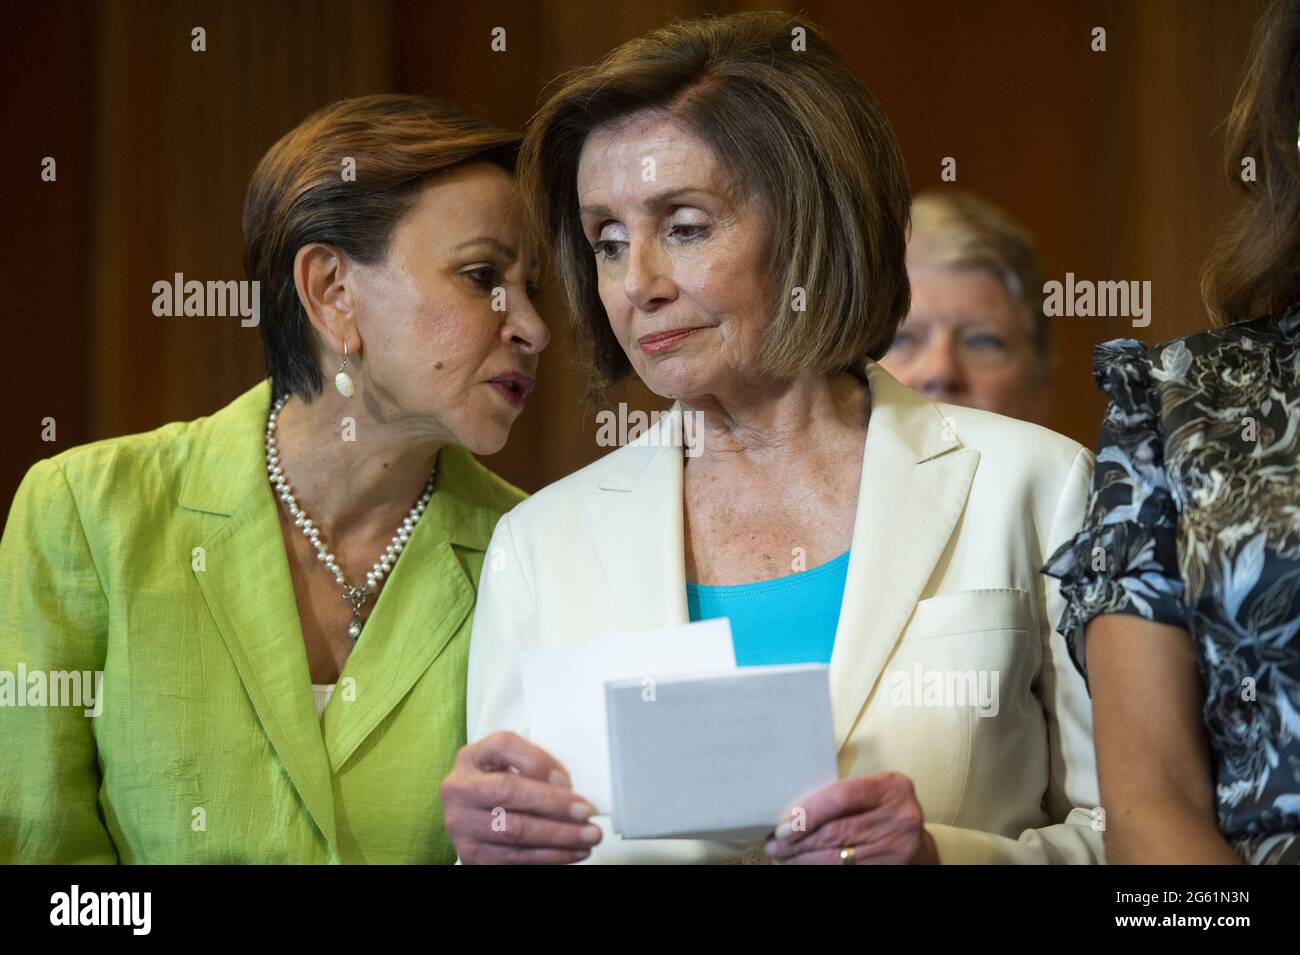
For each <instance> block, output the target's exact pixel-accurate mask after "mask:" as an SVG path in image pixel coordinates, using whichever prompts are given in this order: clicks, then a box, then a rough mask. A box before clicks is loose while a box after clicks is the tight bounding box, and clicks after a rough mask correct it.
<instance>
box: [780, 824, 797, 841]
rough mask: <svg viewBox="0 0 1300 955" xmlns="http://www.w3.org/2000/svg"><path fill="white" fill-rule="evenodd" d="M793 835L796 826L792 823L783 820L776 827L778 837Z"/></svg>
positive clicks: (787, 837)
mask: <svg viewBox="0 0 1300 955" xmlns="http://www.w3.org/2000/svg"><path fill="white" fill-rule="evenodd" d="M792 835H794V826H792V825H790V823H788V822H783V823H781V825H779V826H777V827H776V837H777V838H778V839H789V838H790V837H791V836H792Z"/></svg>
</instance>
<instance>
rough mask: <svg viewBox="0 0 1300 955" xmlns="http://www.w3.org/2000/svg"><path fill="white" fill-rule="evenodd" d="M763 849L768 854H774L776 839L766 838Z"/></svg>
mask: <svg viewBox="0 0 1300 955" xmlns="http://www.w3.org/2000/svg"><path fill="white" fill-rule="evenodd" d="M763 851H764V852H766V853H767V854H768V855H770V856H774V855H776V840H774V839H768V840H767V842H765V843H763Z"/></svg>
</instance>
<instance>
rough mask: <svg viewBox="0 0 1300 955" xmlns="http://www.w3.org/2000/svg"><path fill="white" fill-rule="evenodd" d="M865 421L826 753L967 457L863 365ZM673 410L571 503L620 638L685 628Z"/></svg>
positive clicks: (884, 651) (934, 554) (912, 401)
mask: <svg viewBox="0 0 1300 955" xmlns="http://www.w3.org/2000/svg"><path fill="white" fill-rule="evenodd" d="M867 376H868V381H869V384H870V387H871V402H872V407H871V418H870V421H869V423H868V425H867V440H866V445H865V449H864V452H863V459H862V478H861V482H860V484H859V488H858V508H857V516H856V519H855V523H854V528H853V538H852V539H853V544H852V548H853V549H852V553H851V555H850V557H849V567H848V572H847V580H846V583H845V588H844V598H843V602H842V604H841V608H840V621H839V625H838V627H837V629H836V635H835V648H834V650H833V652H832V654H831V663H830V689H831V706H832V711H833V716H834V725H835V743H836V749H837V750H838V749H842V748H843V746H844V744H845V742H846V741H847V740H848V737H849V733H850V732H851V731H852V729H853V725H854V724H855V723H856V722H857V719H858V716H859V714H860V713H861V712H862V709H863V707H864V706H865V705H866V704H867V701H868V700H869V699H870V697H871V695H872V693H873V692H874V690H875V687H876V685H877V683H878V682H879V679H880V676H881V672H882V671H883V669H884V667H885V664H886V663H887V662H888V660H889V657H890V655H891V654H892V653H893V650H894V646H895V645H896V644H897V642H898V639H899V637H900V636H902V632H903V629H904V628H905V627H906V625H907V621H908V620H909V619H910V617H911V615H912V610H913V608H914V607H915V605H916V602H917V601H918V600H919V599H921V598H922V596H923V594H924V591H925V587H926V585H927V583H928V582H929V580H930V578H931V576H932V574H933V572H934V568H935V566H936V565H937V564H938V562H939V559H940V558H941V557H942V555H943V553H944V550H945V549H946V548H947V546H948V541H949V539H950V538H951V536H952V532H953V530H954V528H955V527H956V526H957V522H958V520H959V519H960V517H961V514H962V510H963V509H964V507H965V505H966V498H967V495H968V494H969V492H970V486H971V481H972V480H973V479H974V476H975V469H976V466H977V464H978V463H979V452H978V451H976V450H974V449H972V448H964V447H962V445H961V442H960V441H959V440H958V439H957V436H956V434H955V433H954V431H953V428H952V427H951V425H950V424H949V422H947V421H946V420H945V419H944V417H943V416H942V415H941V414H940V413H939V409H938V408H937V407H936V406H935V405H934V404H933V403H932V402H930V401H929V400H927V399H926V398H924V397H923V396H921V395H919V394H917V393H916V392H914V391H911V390H909V389H907V388H905V387H903V386H902V385H901V384H899V383H898V382H897V381H896V380H895V379H894V378H892V377H891V376H890V375H889V374H888V373H887V372H886V371H885V370H884V369H882V368H881V367H880V366H879V365H877V364H876V363H875V362H868V363H867ZM681 414H682V408H681V405H680V404H674V405H673V407H672V408H671V409H670V410H669V411H668V412H667V413H665V415H664V416H663V418H661V419H660V422H659V424H658V426H657V427H655V428H651V429H650V430H649V431H648V432H646V434H644V435H642V437H641V438H640V439H638V440H637V442H636V443H635V444H634V445H632V446H630V447H637V448H639V451H638V452H637V453H635V454H633V453H624V454H622V455H621V456H620V458H619V460H618V461H617V462H616V463H615V465H614V466H613V467H611V469H610V471H609V472H608V473H607V474H606V475H605V476H604V477H603V478H602V479H601V481H600V483H599V484H598V485H597V487H596V488H595V489H593V490H591V491H588V492H587V493H586V494H585V495H584V496H583V499H582V507H583V511H584V513H585V514H586V517H587V522H588V525H589V527H590V530H591V533H592V535H593V539H594V541H595V546H596V550H597V553H598V555H599V558H600V564H601V567H602V569H603V570H604V572H605V577H606V582H607V584H608V586H609V588H610V591H611V592H612V594H613V598H614V603H615V606H616V607H617V612H618V613H619V617H620V627H621V630H623V631H626V632H635V631H638V630H649V629H654V628H656V627H664V626H669V625H672V624H679V623H686V622H687V621H688V619H689V615H688V611H687V607H686V569H685V556H684V546H685V545H684V539H683V533H682V519H683V516H682V494H683V485H682V474H683V464H684V462H683V460H682V457H683V455H682V448H681V447H680V442H679V441H676V440H674V436H675V435H681V434H682V430H681V420H680V418H681Z"/></svg>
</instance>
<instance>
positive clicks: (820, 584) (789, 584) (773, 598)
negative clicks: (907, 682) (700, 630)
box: [686, 551, 851, 667]
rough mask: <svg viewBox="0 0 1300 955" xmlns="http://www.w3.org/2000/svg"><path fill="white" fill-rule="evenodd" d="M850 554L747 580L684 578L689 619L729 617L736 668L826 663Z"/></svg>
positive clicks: (831, 644)
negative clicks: (769, 577)
mask: <svg viewBox="0 0 1300 955" xmlns="http://www.w3.org/2000/svg"><path fill="white" fill-rule="evenodd" d="M850 553H851V551H845V552H844V553H843V554H840V556H839V557H836V558H835V559H834V560H832V561H831V562H830V563H826V564H822V565H821V566H820V567H813V568H811V569H809V570H803V571H800V572H799V573H797V574H791V575H790V576H788V577H777V578H774V579H773V580H760V581H758V582H757V583H753V584H735V585H733V586H714V585H711V584H693V583H690V582H688V583H687V584H686V606H687V609H688V610H689V611H690V615H691V620H692V621H696V620H712V619H714V618H716V617H728V618H730V620H731V639H732V641H733V642H734V643H735V646H736V666H742V667H743V666H767V665H771V664H776V663H830V662H831V650H832V649H834V647H835V628H836V627H837V626H838V625H839V622H840V603H841V602H842V601H843V598H844V580H845V576H846V575H847V573H848V570H849V554H850Z"/></svg>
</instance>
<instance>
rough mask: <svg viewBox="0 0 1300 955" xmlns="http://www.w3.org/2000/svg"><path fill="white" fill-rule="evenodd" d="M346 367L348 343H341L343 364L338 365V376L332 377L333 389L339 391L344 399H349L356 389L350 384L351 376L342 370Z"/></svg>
mask: <svg viewBox="0 0 1300 955" xmlns="http://www.w3.org/2000/svg"><path fill="white" fill-rule="evenodd" d="M347 365H348V343H347V341H346V340H345V341H344V342H343V364H341V365H339V370H338V374H336V375H335V376H334V387H335V388H337V389H338V390H339V394H341V395H342V396H343V397H344V398H351V397H352V396H353V395H354V394H356V387H355V386H354V385H353V384H352V376H351V375H349V374H348V373H347V372H346V371H344V370H343V369H344V368H346V367H347Z"/></svg>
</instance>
